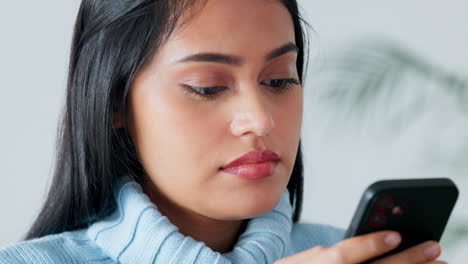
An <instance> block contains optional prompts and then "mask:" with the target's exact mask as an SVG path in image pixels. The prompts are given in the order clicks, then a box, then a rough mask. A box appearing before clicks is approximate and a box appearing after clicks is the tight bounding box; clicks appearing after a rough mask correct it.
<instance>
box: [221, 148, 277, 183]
mask: <svg viewBox="0 0 468 264" xmlns="http://www.w3.org/2000/svg"><path fill="white" fill-rule="evenodd" d="M279 160H280V157H279V155H278V154H276V153H275V152H273V151H271V150H265V151H262V152H260V151H252V152H249V153H246V154H244V155H243V156H241V157H239V158H237V159H235V160H233V161H231V162H229V163H228V164H226V165H224V166H223V167H222V168H221V170H223V171H225V172H227V173H230V174H233V175H236V176H239V177H241V178H243V179H248V180H254V179H261V178H265V177H269V176H271V175H273V172H274V169H275V168H276V166H277V165H278V162H279Z"/></svg>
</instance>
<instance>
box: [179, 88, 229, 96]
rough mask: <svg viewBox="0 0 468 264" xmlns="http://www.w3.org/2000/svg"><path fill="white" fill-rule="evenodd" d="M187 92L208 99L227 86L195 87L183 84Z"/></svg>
mask: <svg viewBox="0 0 468 264" xmlns="http://www.w3.org/2000/svg"><path fill="white" fill-rule="evenodd" d="M183 87H184V89H185V90H186V92H188V93H190V94H194V95H197V96H201V97H204V98H207V99H211V98H214V97H216V96H218V95H219V94H220V93H221V92H222V91H224V90H226V87H222V86H214V87H194V86H189V85H184V86H183Z"/></svg>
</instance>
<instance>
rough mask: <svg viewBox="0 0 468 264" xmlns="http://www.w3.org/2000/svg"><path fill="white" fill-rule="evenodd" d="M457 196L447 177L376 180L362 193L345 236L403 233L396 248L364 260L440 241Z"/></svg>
mask: <svg viewBox="0 0 468 264" xmlns="http://www.w3.org/2000/svg"><path fill="white" fill-rule="evenodd" d="M457 198H458V189H457V187H456V185H455V183H454V182H453V181H452V180H450V179H448V178H430V179H397V180H382V181H378V182H375V183H373V184H372V185H370V186H369V187H368V188H367V189H366V191H365V192H364V194H363V195H362V198H361V201H360V202H359V205H358V207H357V210H356V212H355V214H354V216H353V219H352V220H351V224H350V225H349V227H348V229H347V231H346V233H345V238H350V237H353V236H358V235H363V234H367V233H371V232H376V231H381V230H394V231H398V232H399V233H400V234H401V236H402V242H401V244H400V245H399V246H398V247H397V248H396V249H394V250H392V251H390V252H388V253H386V254H384V255H382V256H379V257H377V258H374V259H371V260H369V261H368V262H365V263H369V262H371V261H374V260H376V259H379V258H382V257H385V256H388V255H392V254H395V253H397V252H400V251H402V250H405V249H407V248H410V247H412V246H415V245H417V244H420V243H423V242H425V241H427V240H435V241H440V239H441V237H442V234H443V232H444V229H445V226H446V225H447V221H448V219H449V217H450V214H451V212H452V209H453V207H454V206H455V202H456V201H457Z"/></svg>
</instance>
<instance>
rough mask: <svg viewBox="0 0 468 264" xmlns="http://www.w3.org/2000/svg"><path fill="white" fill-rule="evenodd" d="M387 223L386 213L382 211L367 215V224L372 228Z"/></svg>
mask: <svg viewBox="0 0 468 264" xmlns="http://www.w3.org/2000/svg"><path fill="white" fill-rule="evenodd" d="M386 223H387V215H386V214H385V213H383V212H376V213H374V214H372V215H371V216H370V217H369V222H368V224H369V226H370V227H372V228H378V227H382V226H383V225H385V224H386Z"/></svg>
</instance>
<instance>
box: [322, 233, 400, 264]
mask: <svg viewBox="0 0 468 264" xmlns="http://www.w3.org/2000/svg"><path fill="white" fill-rule="evenodd" d="M400 242H401V236H400V235H399V234H398V233H397V232H393V231H381V232H375V233H371V234H367V235H362V236H357V237H353V238H349V239H346V240H343V241H341V242H339V243H338V244H336V245H335V246H333V247H330V248H328V249H327V250H325V252H326V253H325V254H326V255H327V261H329V262H330V263H361V262H364V261H366V260H369V259H371V258H374V257H377V256H380V255H382V254H384V253H385V252H388V251H390V250H392V249H394V248H396V247H397V246H398V244H400Z"/></svg>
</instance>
